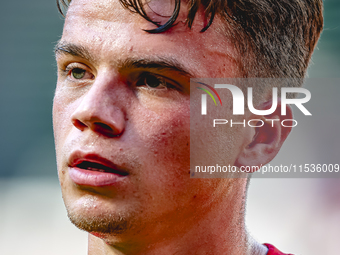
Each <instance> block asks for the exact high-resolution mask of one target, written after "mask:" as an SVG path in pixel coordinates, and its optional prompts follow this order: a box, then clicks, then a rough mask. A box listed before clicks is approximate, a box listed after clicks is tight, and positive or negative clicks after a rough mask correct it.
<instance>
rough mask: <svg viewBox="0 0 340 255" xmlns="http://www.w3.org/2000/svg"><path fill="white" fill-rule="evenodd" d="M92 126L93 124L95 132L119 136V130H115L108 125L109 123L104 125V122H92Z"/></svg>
mask: <svg viewBox="0 0 340 255" xmlns="http://www.w3.org/2000/svg"><path fill="white" fill-rule="evenodd" d="M93 126H94V130H95V131H96V132H99V133H101V134H104V135H106V136H108V137H118V136H120V132H116V131H115V130H114V129H113V128H112V127H110V126H109V125H106V124H104V123H101V122H94V123H93Z"/></svg>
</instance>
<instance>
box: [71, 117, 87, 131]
mask: <svg viewBox="0 0 340 255" xmlns="http://www.w3.org/2000/svg"><path fill="white" fill-rule="evenodd" d="M72 123H73V125H74V126H75V127H76V128H78V129H80V130H83V129H84V128H85V127H86V124H84V123H83V122H81V121H80V120H77V119H76V120H73V121H72Z"/></svg>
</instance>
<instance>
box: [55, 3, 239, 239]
mask: <svg viewBox="0 0 340 255" xmlns="http://www.w3.org/2000/svg"><path fill="white" fill-rule="evenodd" d="M159 2H161V1H158V3H159ZM155 8H158V9H159V8H160V7H159V6H155ZM183 9H185V8H183ZM181 15H182V14H180V17H179V19H180V20H181V19H182V20H184V18H183V17H182V16H181ZM151 16H152V15H151ZM154 18H155V19H157V18H159V17H158V16H155V17H154ZM219 22H220V21H219V20H218V19H216V20H215V22H214V24H213V26H212V27H211V28H209V29H208V30H207V31H206V32H205V33H199V31H200V30H201V29H202V27H203V26H204V20H203V18H202V15H201V14H199V15H198V16H197V18H196V19H195V23H194V26H193V28H192V30H189V29H188V28H187V27H186V26H185V25H184V24H183V22H179V23H178V24H177V26H175V27H174V28H172V29H170V30H169V31H167V32H165V33H162V34H149V33H147V32H145V31H143V29H152V28H154V26H153V25H152V24H150V23H149V22H147V21H145V20H144V19H143V18H141V17H140V16H139V15H137V14H132V13H131V12H129V11H127V10H126V9H124V8H123V7H122V6H121V5H120V4H119V3H118V1H111V0H101V1H85V0H74V1H72V3H71V6H70V8H69V10H68V14H67V18H66V21H65V27H64V31H63V35H62V38H61V40H60V43H59V45H58V47H59V49H57V63H58V83H57V88H56V93H55V98H54V105H53V124H54V132H55V143H56V152H57V163H58V174H59V179H60V183H61V187H62V193H63V198H64V201H65V205H66V207H67V210H68V214H69V217H70V218H71V220H72V221H73V222H74V223H75V224H76V225H77V226H78V227H80V228H83V229H85V230H87V231H89V232H92V233H93V234H97V235H98V234H99V233H101V234H102V235H106V234H109V233H114V234H118V233H120V234H126V235H133V234H132V233H136V234H137V233H139V234H140V233H157V231H158V229H160V226H162V227H165V228H167V227H168V228H169V231H168V234H169V235H171V233H172V231H170V229H173V226H174V224H175V223H177V224H178V223H180V222H181V223H182V225H181V228H183V229H185V228H186V227H190V224H194V223H193V222H192V221H191V220H190V219H192V218H193V217H192V215H193V214H195V213H196V212H198V213H204V211H205V210H206V208H208V207H209V205H210V204H211V203H213V202H214V201H216V199H217V198H218V197H219V196H225V195H226V194H225V193H224V189H223V188H224V187H225V186H226V185H227V184H226V182H222V181H221V180H206V179H205V180H201V179H190V170H189V168H190V167H189V165H190V164H189V158H190V149H189V148H190V107H189V106H190V102H189V92H190V91H189V90H190V89H189V83H190V80H189V79H190V77H234V76H235V75H236V73H237V68H236V64H235V61H234V60H233V58H232V56H233V52H232V50H231V47H230V46H229V45H228V43H227V41H226V40H225V38H224V36H223V35H220V34H219V33H217V32H216V28H217V27H218V25H219ZM235 132H236V131H235ZM232 135H236V134H232V133H230V136H232ZM231 140H233V141H236V140H237V139H231ZM236 146H237V145H236V142H235V144H234V143H233V144H231V145H230V146H229V147H230V151H226V161H227V162H226V163H228V162H229V163H231V164H232V163H233V162H234V161H235V157H236V156H237V153H238V151H237V149H235V148H236ZM211 152H212V154H213V148H212V149H211ZM146 227H147V229H146V230H145V228H146ZM144 230H145V231H146V232H143V231H144ZM150 235H151V234H150ZM145 237H147V235H145Z"/></svg>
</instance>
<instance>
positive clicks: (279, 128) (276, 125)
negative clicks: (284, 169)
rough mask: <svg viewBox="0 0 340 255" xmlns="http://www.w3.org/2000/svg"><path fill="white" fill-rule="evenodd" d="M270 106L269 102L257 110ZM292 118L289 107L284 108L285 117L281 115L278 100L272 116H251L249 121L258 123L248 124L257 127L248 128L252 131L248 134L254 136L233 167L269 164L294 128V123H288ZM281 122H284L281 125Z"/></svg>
mask: <svg viewBox="0 0 340 255" xmlns="http://www.w3.org/2000/svg"><path fill="white" fill-rule="evenodd" d="M270 106H271V102H266V103H264V104H263V105H261V106H260V107H259V108H260V109H263V110H264V109H269V107H270ZM260 109H259V110H260ZM292 118H293V113H292V109H291V107H290V106H289V105H287V106H286V115H281V101H280V100H278V105H277V108H276V110H275V112H273V113H272V114H270V115H266V116H258V115H254V114H253V115H251V116H250V118H249V119H254V120H255V119H256V120H258V121H257V123H256V121H251V122H250V124H251V125H252V126H258V127H249V128H250V129H252V130H251V131H250V133H251V134H254V135H253V138H252V141H251V142H250V143H248V144H246V145H245V146H244V147H243V148H242V149H241V152H240V154H239V155H238V157H237V159H236V162H235V166H237V167H241V166H258V167H260V166H263V165H265V164H267V163H269V162H270V161H271V160H272V159H273V158H274V157H275V156H276V154H277V153H278V152H279V150H280V149H281V146H282V144H283V142H284V141H285V140H286V138H287V136H288V135H289V133H290V131H291V130H292V127H291V126H294V123H293V122H292V121H289V120H291V119H292ZM282 121H284V122H283V125H282ZM262 124H263V125H262ZM261 125H262V126H261ZM249 126H250V125H249Z"/></svg>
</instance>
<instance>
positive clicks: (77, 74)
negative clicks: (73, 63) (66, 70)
mask: <svg viewBox="0 0 340 255" xmlns="http://www.w3.org/2000/svg"><path fill="white" fill-rule="evenodd" d="M85 73H86V71H85V70H84V69H81V68H73V69H72V70H71V75H72V77H73V78H75V79H77V80H79V79H82V78H84V76H85Z"/></svg>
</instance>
